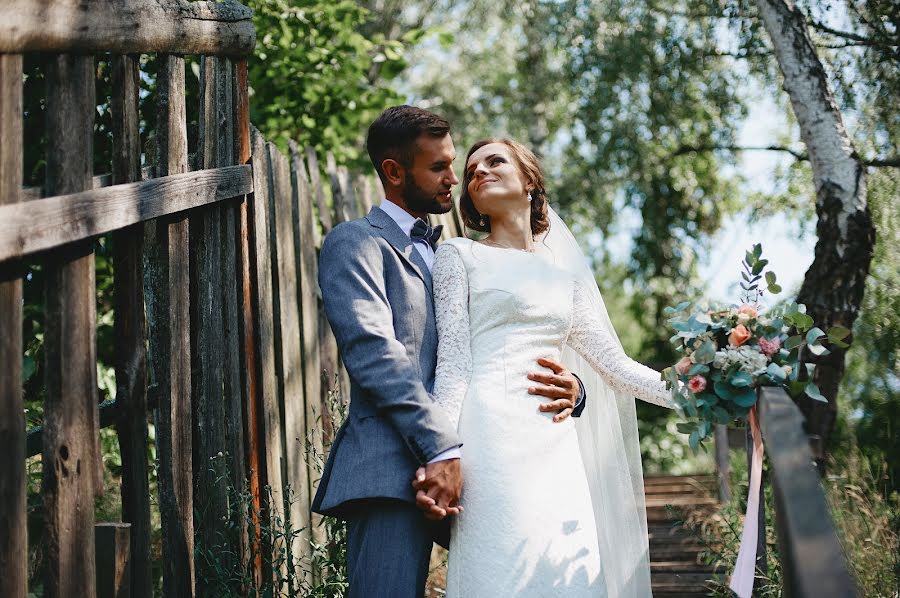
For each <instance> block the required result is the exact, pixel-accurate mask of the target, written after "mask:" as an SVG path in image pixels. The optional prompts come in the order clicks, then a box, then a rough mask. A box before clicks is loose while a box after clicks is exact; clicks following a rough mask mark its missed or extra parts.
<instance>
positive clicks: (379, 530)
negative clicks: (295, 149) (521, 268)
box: [312, 106, 584, 598]
mask: <svg viewBox="0 0 900 598" xmlns="http://www.w3.org/2000/svg"><path fill="white" fill-rule="evenodd" d="M367 149H368V152H369V156H370V158H371V159H372V163H373V164H374V166H375V170H376V171H377V172H378V176H379V177H380V178H381V182H382V184H383V186H384V189H385V196H386V197H385V200H384V201H383V202H382V203H381V205H380V206H379V207H375V208H372V210H371V211H370V212H369V214H368V215H367V216H366V217H365V218H360V219H359V220H354V221H352V222H347V223H343V224H340V225H338V226H336V227H335V228H334V229H333V230H332V231H331V233H329V234H328V236H327V237H326V238H325V241H324V244H323V246H322V252H321V256H320V266H319V286H320V287H321V289H322V298H323V300H324V303H325V312H326V314H327V316H328V321H329V322H330V324H331V327H332V329H333V330H334V334H335V337H336V338H337V343H338V347H339V348H340V351H341V355H342V357H343V362H344V365H345V366H346V368H347V372H348V373H349V374H350V380H351V385H350V410H349V414H348V416H347V420H346V421H345V422H344V424H343V425H342V426H341V428H340V430H339V431H338V433H337V435H336V437H335V439H334V442H333V444H332V447H331V454H330V455H329V457H328V462H327V463H326V465H325V471H324V472H323V474H322V479H321V482H320V483H319V489H318V491H317V493H316V496H315V499H314V500H313V505H312V509H313V511H315V512H317V513H321V514H323V515H332V516H335V517H340V518H342V519H345V520H346V522H347V573H348V577H349V581H350V592H349V596H351V597H357V596H359V597H361V596H367V597H381V596H384V597H390V598H416V597H418V596H421V595H422V594H423V593H424V588H425V581H426V578H427V575H428V564H429V558H430V555H431V547H432V541H433V538H434V534H435V533H436V532H437V531H438V530H436V526H437V525H439V524H438V523H435V522H436V521H438V520H441V519H444V518H445V517H447V516H451V515H455V514H457V513H458V512H459V508H458V501H459V496H460V492H461V491H462V474H461V471H460V450H459V447H460V446H461V443H460V440H459V437H458V435H457V433H456V430H455V429H454V428H453V426H452V425H451V424H450V421H449V419H448V418H447V416H446V415H445V414H444V412H443V411H442V408H441V407H440V406H439V405H438V404H437V403H436V402H435V401H434V400H433V399H432V397H431V395H430V394H429V393H430V391H431V389H432V386H433V384H434V376H435V364H436V360H437V355H436V354H437V344H438V338H437V330H436V328H435V319H434V305H433V302H432V296H431V266H432V263H433V260H434V247H435V245H436V242H437V239H438V237H439V236H440V227H435V228H432V227H431V226H429V225H428V224H427V215H428V214H442V213H445V212H448V211H450V209H451V207H452V199H451V189H452V187H453V186H454V185H456V184H457V183H458V182H459V180H458V179H457V178H456V175H455V174H454V172H453V159H454V158H455V156H456V152H455V149H454V147H453V141H452V140H451V138H450V125H449V124H448V123H447V121H445V120H444V119H443V118H441V117H439V116H437V115H435V114H432V113H431V112H428V111H426V110H421V109H418V108H413V107H410V106H398V107H394V108H389V109H388V110H386V111H385V112H384V113H382V114H381V115H380V116H379V117H378V118H377V119H376V120H375V122H374V123H372V126H371V127H370V128H369V134H368V139H367ZM538 364H539V365H541V366H543V367H540V368H535V369H536V370H539V371H536V372H535V373H534V374H533V375H532V377H531V379H532V381H533V382H534V383H535V384H536V385H535V386H534V388H533V389H532V393H533V394H536V395H542V396H543V397H546V398H549V399H551V400H550V401H546V402H544V403H543V404H540V405H539V409H541V410H542V411H556V412H558V415H557V416H556V419H557V420H562V419H565V418H566V417H568V416H569V415H570V414H572V415H576V416H577V415H578V414H577V413H573V411H575V410H580V409H583V407H584V401H583V393H582V391H581V390H580V382H579V381H578V379H577V378H576V377H575V376H574V375H572V374H571V373H569V372H568V371H567V370H565V369H564V368H563V366H562V365H561V364H559V363H557V362H555V361H552V360H539V361H538ZM549 372H552V373H549ZM576 403H577V404H576ZM417 469H419V471H418V472H417ZM414 474H415V475H416V476H417V480H416V482H415V486H416V488H415V489H414V488H413V486H412V485H411V483H410V482H411V480H412V479H413V476H414ZM416 490H418V503H417V493H416ZM417 504H418V506H417ZM423 512H424V515H425V516H424V517H423ZM444 533H446V531H445V532H444Z"/></svg>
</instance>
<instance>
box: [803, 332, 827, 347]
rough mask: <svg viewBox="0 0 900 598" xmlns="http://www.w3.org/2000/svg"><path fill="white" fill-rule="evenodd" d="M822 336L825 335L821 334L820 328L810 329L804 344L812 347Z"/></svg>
mask: <svg viewBox="0 0 900 598" xmlns="http://www.w3.org/2000/svg"><path fill="white" fill-rule="evenodd" d="M823 336H825V333H824V332H822V329H821V328H810V329H809V332H807V333H806V342H807V343H809V344H810V345H813V344H815V343H816V342H817V341H818V340H819V339H820V338H822V337H823Z"/></svg>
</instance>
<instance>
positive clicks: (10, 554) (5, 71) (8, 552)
mask: <svg viewBox="0 0 900 598" xmlns="http://www.w3.org/2000/svg"><path fill="white" fill-rule="evenodd" d="M0 123H3V129H2V131H0V204H4V203H14V202H17V201H19V200H20V197H19V195H20V189H21V187H22V56H21V55H19V54H0ZM0 454H2V455H3V458H4V459H5V460H6V463H5V464H4V466H3V467H2V468H0V505H3V510H2V513H0V571H2V572H3V574H2V575H0V596H9V597H10V598H25V591H26V585H27V576H28V559H27V558H26V557H27V555H28V541H27V536H26V525H25V524H26V520H25V411H24V405H23V402H22V272H21V271H20V268H19V266H18V264H9V263H7V264H3V265H0Z"/></svg>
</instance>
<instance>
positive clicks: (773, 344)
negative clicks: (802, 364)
mask: <svg viewBox="0 0 900 598" xmlns="http://www.w3.org/2000/svg"><path fill="white" fill-rule="evenodd" d="M779 349H781V339H780V338H778V337H777V336H776V337H775V338H773V339H772V340H766V339H764V338H761V339H759V350H760V351H762V352H763V355H767V356H769V357H771V356H773V355H775V354H776V353H778V351H779Z"/></svg>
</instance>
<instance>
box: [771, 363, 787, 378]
mask: <svg viewBox="0 0 900 598" xmlns="http://www.w3.org/2000/svg"><path fill="white" fill-rule="evenodd" d="M766 373H767V374H768V375H769V376H771V377H772V379H773V380H775V381H776V382H784V379H785V378H786V376H785V375H784V370H783V369H781V366H780V365H778V364H777V363H770V364H769V367H767V368H766Z"/></svg>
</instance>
